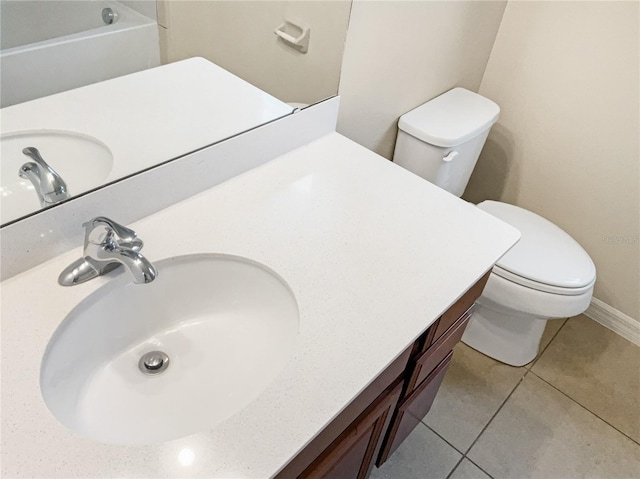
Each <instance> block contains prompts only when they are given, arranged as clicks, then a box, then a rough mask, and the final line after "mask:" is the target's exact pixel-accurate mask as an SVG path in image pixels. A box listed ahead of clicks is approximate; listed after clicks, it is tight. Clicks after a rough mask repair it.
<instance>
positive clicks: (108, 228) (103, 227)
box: [58, 216, 158, 286]
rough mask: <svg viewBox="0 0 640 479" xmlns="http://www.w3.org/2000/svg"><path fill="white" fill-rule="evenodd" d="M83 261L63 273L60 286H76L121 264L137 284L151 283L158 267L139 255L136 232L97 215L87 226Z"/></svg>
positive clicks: (67, 268) (72, 265) (140, 247)
mask: <svg viewBox="0 0 640 479" xmlns="http://www.w3.org/2000/svg"><path fill="white" fill-rule="evenodd" d="M83 226H84V228H85V236H84V251H83V254H82V256H83V257H82V258H80V259H78V260H77V261H74V262H73V263H72V264H70V265H69V266H67V267H66V268H65V270H64V271H63V272H62V273H60V276H59V278H58V283H60V284H61V285H62V286H73V285H75V284H79V283H84V282H85V281H89V280H90V279H93V278H95V277H96V276H100V275H103V274H105V273H108V272H109V271H112V270H114V269H115V268H117V267H118V266H120V265H124V267H125V268H126V269H127V270H128V271H129V273H130V274H131V275H132V276H133V282H134V283H150V282H151V281H153V280H154V279H155V278H156V276H157V274H158V273H157V271H156V269H155V267H154V266H153V265H152V264H151V263H150V262H149V260H147V258H145V257H144V256H142V255H141V254H140V250H141V249H142V245H143V243H142V240H141V239H140V238H138V236H137V235H136V232H135V231H133V230H132V229H129V228H126V227H124V226H122V225H120V224H118V223H116V222H115V221H113V220H110V219H109V218H105V217H104V216H98V217H97V218H93V219H92V220H91V221H89V222H87V223H85V224H84V225H83Z"/></svg>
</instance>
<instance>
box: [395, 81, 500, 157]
mask: <svg viewBox="0 0 640 479" xmlns="http://www.w3.org/2000/svg"><path fill="white" fill-rule="evenodd" d="M499 115H500V107H499V106H498V105H496V104H495V103H494V102H492V101H491V100H489V99H488V98H485V97H483V96H481V95H478V94H477V93H473V92H472V91H469V90H465V89H464V88H454V89H453V90H449V91H448V92H446V93H443V94H442V95H440V96H438V97H436V98H434V99H433V100H429V101H428V102H427V103H425V104H423V105H421V106H419V107H418V108H415V109H413V110H411V111H410V112H408V113H405V114H404V115H402V116H401V117H400V121H399V122H398V128H400V129H401V130H402V131H404V132H405V133H408V134H409V135H411V136H414V137H416V138H418V139H419V140H422V141H424V142H426V143H430V144H432V145H435V146H440V147H450V146H457V145H459V144H461V143H464V142H465V141H467V140H470V139H471V138H473V137H474V136H477V135H479V134H480V133H483V132H485V131H486V130H488V129H489V128H491V125H493V124H494V123H495V122H496V121H497V119H498V116H499Z"/></svg>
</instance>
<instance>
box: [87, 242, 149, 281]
mask: <svg viewBox="0 0 640 479" xmlns="http://www.w3.org/2000/svg"><path fill="white" fill-rule="evenodd" d="M100 258H101V259H102V261H104V262H108V263H109V264H113V263H114V262H115V263H119V264H121V265H123V266H124V267H125V269H126V270H127V271H129V273H131V275H132V276H133V282H134V283H138V284H143V283H150V282H151V281H153V280H154V279H156V276H157V275H158V272H157V271H156V268H155V267H154V266H153V264H151V262H150V261H149V260H148V259H147V258H145V257H144V256H143V255H141V254H140V253H139V252H138V251H135V250H133V249H130V248H121V247H117V248H115V249H113V250H106V251H105V252H104V253H103V254H101V255H100ZM85 260H87V261H89V258H85ZM94 267H95V266H94Z"/></svg>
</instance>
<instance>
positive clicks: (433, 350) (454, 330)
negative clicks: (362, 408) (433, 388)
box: [406, 305, 475, 395]
mask: <svg viewBox="0 0 640 479" xmlns="http://www.w3.org/2000/svg"><path fill="white" fill-rule="evenodd" d="M474 310H475V305H472V306H471V307H470V308H469V309H468V310H467V311H466V312H465V313H464V314H463V315H462V317H461V318H460V319H458V321H456V322H455V323H453V325H451V327H450V328H449V329H448V330H447V331H446V332H445V333H444V334H443V335H442V336H441V337H440V338H439V339H438V341H436V342H435V343H434V344H433V345H432V346H431V347H430V348H429V349H427V350H426V351H425V352H424V353H423V354H422V356H420V357H419V358H418V359H417V360H416V365H415V367H414V368H413V372H412V373H411V376H410V377H409V381H408V382H407V393H406V394H407V395H409V394H411V392H412V391H413V390H414V388H415V387H416V386H417V385H419V384H420V383H422V381H424V380H425V379H426V377H427V376H428V375H429V374H431V371H433V370H434V368H435V367H436V366H437V365H438V364H439V363H440V362H441V361H442V360H443V359H444V358H445V357H446V356H447V354H449V352H450V351H451V350H452V349H453V347H454V346H455V345H456V344H458V341H460V338H462V334H463V333H464V330H465V328H466V327H467V324H468V323H469V318H470V317H471V315H472V314H473V311H474Z"/></svg>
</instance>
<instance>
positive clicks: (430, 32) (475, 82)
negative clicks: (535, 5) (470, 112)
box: [338, 0, 506, 159]
mask: <svg viewBox="0 0 640 479" xmlns="http://www.w3.org/2000/svg"><path fill="white" fill-rule="evenodd" d="M505 5H506V1H495V2H494V1H486V2H485V1H475V0H471V1H419V2H399V1H385V2H369V1H360V0H355V1H354V2H353V7H352V10H351V21H350V23H349V32H348V34H347V44H346V48H345V53H344V61H343V66H342V76H341V78H340V91H339V92H340V96H341V99H340V101H341V104H340V113H339V118H338V131H339V132H340V133H342V134H343V135H345V136H347V137H349V138H351V139H352V140H354V141H356V142H358V143H360V144H361V145H364V146H366V147H367V148H369V149H371V150H373V151H375V152H377V153H379V154H380V155H382V156H384V157H386V158H389V159H390V158H391V156H392V154H393V148H394V145H395V138H396V132H397V128H396V125H397V121H398V118H399V117H400V116H401V115H402V114H403V113H406V112H407V111H409V110H411V109H413V108H415V107H417V106H419V105H420V104H422V103H424V102H425V101H427V100H430V99H431V98H433V97H435V96H437V95H439V94H441V93H443V92H445V91H447V90H449V89H451V88H453V87H456V86H462V87H465V88H468V89H469V90H472V91H477V90H478V87H479V86H480V81H481V79H482V75H483V73H484V69H485V66H486V64H487V60H488V59H489V54H490V52H491V47H492V45H493V42H494V39H495V36H496V33H497V31H498V26H499V25H500V19H501V18H502V13H503V11H504V8H505Z"/></svg>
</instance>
